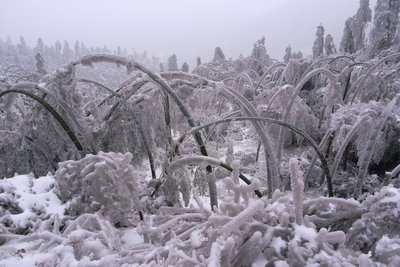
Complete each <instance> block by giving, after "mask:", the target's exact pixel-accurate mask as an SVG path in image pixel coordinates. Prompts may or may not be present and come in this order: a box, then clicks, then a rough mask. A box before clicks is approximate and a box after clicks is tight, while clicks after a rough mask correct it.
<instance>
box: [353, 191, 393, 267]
mask: <svg viewBox="0 0 400 267" xmlns="http://www.w3.org/2000/svg"><path fill="white" fill-rule="evenodd" d="M361 208H363V209H365V210H366V212H365V213H364V214H363V215H362V216H361V219H359V220H357V221H356V222H355V223H354V224H353V225H352V227H351V228H350V229H349V232H348V235H347V237H346V245H347V246H348V247H349V248H351V249H355V250H361V251H363V252H365V253H366V252H368V251H372V253H373V255H374V257H376V258H378V257H380V256H381V255H379V254H380V253H382V254H384V253H388V252H390V251H382V249H381V251H380V252H377V251H376V250H377V249H378V247H377V242H380V240H381V239H383V238H396V237H398V235H399V233H400V224H399V221H400V190H399V189H398V188H394V187H392V186H388V187H383V188H382V189H381V190H380V191H379V192H376V193H375V194H374V195H370V196H368V197H367V199H366V200H365V201H363V202H362V204H361ZM388 255H390V253H389V254H388ZM395 255H396V254H394V255H391V256H395ZM397 255H398V254H397ZM381 258H382V260H384V261H385V263H386V264H389V262H390V260H391V259H390V258H391V257H389V258H384V257H381ZM394 258H396V257H394ZM393 260H394V259H393ZM397 260H398V259H397Z"/></svg>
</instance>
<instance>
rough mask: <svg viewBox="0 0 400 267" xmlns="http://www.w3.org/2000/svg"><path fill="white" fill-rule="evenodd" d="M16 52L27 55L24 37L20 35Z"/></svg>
mask: <svg viewBox="0 0 400 267" xmlns="http://www.w3.org/2000/svg"><path fill="white" fill-rule="evenodd" d="M18 52H19V53H20V54H21V55H23V56H26V55H28V52H29V48H28V46H27V45H26V42H25V38H24V37H22V36H21V37H19V44H18Z"/></svg>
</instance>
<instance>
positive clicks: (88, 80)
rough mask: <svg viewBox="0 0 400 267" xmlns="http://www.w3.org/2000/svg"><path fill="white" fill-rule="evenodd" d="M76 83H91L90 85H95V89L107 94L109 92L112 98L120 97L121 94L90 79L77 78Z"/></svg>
mask: <svg viewBox="0 0 400 267" xmlns="http://www.w3.org/2000/svg"><path fill="white" fill-rule="evenodd" d="M76 81H77V82H81V83H91V84H94V85H96V86H97V87H99V88H101V89H104V90H106V91H107V92H109V93H110V94H112V95H113V96H116V97H122V95H121V94H119V93H117V92H115V91H114V90H113V89H111V88H110V87H108V86H106V85H104V84H102V83H100V82H97V81H94V80H91V79H88V78H81V77H77V78H76Z"/></svg>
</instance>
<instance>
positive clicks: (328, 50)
mask: <svg viewBox="0 0 400 267" xmlns="http://www.w3.org/2000/svg"><path fill="white" fill-rule="evenodd" d="M325 54H326V55H327V56H329V55H332V54H336V47H335V44H334V43H333V37H332V35H330V34H328V35H326V37H325Z"/></svg>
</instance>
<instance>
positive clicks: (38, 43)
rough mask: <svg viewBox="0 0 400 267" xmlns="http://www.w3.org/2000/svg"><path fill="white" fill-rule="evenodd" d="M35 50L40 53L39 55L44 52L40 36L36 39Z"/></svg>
mask: <svg viewBox="0 0 400 267" xmlns="http://www.w3.org/2000/svg"><path fill="white" fill-rule="evenodd" d="M35 51H36V53H40V54H41V55H43V54H44V43H43V40H42V38H39V39H38V41H37V45H36V48H35Z"/></svg>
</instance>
